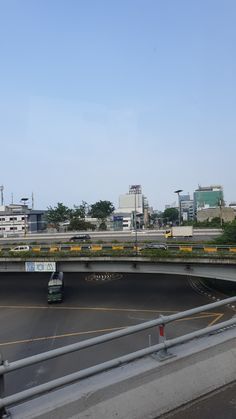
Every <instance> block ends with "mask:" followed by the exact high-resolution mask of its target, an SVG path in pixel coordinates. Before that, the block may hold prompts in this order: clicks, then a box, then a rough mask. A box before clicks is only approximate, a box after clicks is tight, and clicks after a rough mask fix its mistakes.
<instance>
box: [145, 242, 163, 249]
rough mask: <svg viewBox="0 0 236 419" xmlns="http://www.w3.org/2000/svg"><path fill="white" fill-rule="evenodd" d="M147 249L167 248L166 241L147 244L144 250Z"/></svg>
mask: <svg viewBox="0 0 236 419" xmlns="http://www.w3.org/2000/svg"><path fill="white" fill-rule="evenodd" d="M145 249H159V250H167V246H166V244H164V243H149V244H146V245H145V246H144V247H143V248H142V250H145Z"/></svg>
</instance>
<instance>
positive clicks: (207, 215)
mask: <svg viewBox="0 0 236 419" xmlns="http://www.w3.org/2000/svg"><path fill="white" fill-rule="evenodd" d="M235 215H236V212H235V211H234V210H233V208H226V207H222V208H221V209H220V208H206V209H202V210H200V211H198V212H197V221H199V222H203V221H207V220H209V221H211V220H212V219H213V218H216V217H218V218H221V217H222V220H224V221H225V222H230V221H233V220H234V219H235Z"/></svg>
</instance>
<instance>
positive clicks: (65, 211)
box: [46, 202, 70, 230]
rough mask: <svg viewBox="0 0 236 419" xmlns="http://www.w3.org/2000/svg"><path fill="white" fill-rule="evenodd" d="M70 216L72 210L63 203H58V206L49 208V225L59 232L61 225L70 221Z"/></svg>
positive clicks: (47, 217) (47, 215) (47, 218)
mask: <svg viewBox="0 0 236 419" xmlns="http://www.w3.org/2000/svg"><path fill="white" fill-rule="evenodd" d="M69 215H70V209H69V208H68V207H66V206H65V205H63V204H62V202H58V204H57V206H55V207H51V206H50V207H48V210H47V214H46V220H47V223H48V224H51V225H52V226H53V227H55V228H56V229H57V230H59V226H60V223H63V222H65V221H68V218H69Z"/></svg>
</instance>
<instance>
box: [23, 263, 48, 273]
mask: <svg viewBox="0 0 236 419" xmlns="http://www.w3.org/2000/svg"><path fill="white" fill-rule="evenodd" d="M25 270H26V272H54V271H56V262H49V261H48V262H25Z"/></svg>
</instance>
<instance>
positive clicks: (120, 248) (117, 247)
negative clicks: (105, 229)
mask: <svg viewBox="0 0 236 419" xmlns="http://www.w3.org/2000/svg"><path fill="white" fill-rule="evenodd" d="M112 250H124V246H112Z"/></svg>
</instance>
